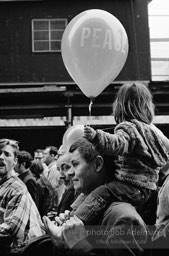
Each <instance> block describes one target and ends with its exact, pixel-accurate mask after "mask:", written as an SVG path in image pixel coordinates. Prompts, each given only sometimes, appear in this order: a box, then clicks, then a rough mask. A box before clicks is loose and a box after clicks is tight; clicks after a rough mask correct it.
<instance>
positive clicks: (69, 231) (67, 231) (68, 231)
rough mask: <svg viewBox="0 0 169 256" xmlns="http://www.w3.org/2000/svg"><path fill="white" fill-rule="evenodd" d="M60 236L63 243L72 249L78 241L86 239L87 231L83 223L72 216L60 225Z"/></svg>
mask: <svg viewBox="0 0 169 256" xmlns="http://www.w3.org/2000/svg"><path fill="white" fill-rule="evenodd" d="M62 228H63V229H62V234H63V237H64V240H65V242H66V243H67V245H68V246H69V248H72V247H73V246H74V245H75V244H77V243H78V242H79V241H81V240H83V239H84V238H86V237H87V231H86V229H85V227H84V224H83V222H82V221H81V220H80V219H79V218H78V217H77V216H76V215H74V216H73V217H70V219H69V220H67V221H66V222H65V223H64V224H63V225H62Z"/></svg>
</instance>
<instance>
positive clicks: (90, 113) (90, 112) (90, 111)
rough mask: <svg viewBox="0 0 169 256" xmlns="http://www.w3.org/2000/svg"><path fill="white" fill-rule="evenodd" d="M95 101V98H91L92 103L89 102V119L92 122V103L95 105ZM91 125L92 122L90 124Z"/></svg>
mask: <svg viewBox="0 0 169 256" xmlns="http://www.w3.org/2000/svg"><path fill="white" fill-rule="evenodd" d="M93 101H94V98H91V99H90V104H89V120H90V123H91V121H92V120H91V118H92V105H93ZM89 126H90V124H89Z"/></svg>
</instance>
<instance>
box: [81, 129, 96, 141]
mask: <svg viewBox="0 0 169 256" xmlns="http://www.w3.org/2000/svg"><path fill="white" fill-rule="evenodd" d="M95 136H96V131H95V130H94V129H93V128H92V127H90V126H84V135H83V137H85V138H86V139H88V140H90V141H92V140H93V139H94V137H95Z"/></svg>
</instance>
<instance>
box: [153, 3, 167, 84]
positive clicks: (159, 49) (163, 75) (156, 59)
mask: <svg viewBox="0 0 169 256" xmlns="http://www.w3.org/2000/svg"><path fill="white" fill-rule="evenodd" d="M168 7H169V2H168V0H163V3H161V1H159V0H153V1H152V2H151V3H150V4H149V26H150V50H151V70H152V81H165V80H169V30H168V25H169V9H168Z"/></svg>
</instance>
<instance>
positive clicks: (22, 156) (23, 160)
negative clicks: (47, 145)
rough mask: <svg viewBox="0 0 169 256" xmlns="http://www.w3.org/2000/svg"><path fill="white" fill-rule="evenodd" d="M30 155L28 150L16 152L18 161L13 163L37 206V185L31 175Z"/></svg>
mask: <svg viewBox="0 0 169 256" xmlns="http://www.w3.org/2000/svg"><path fill="white" fill-rule="evenodd" d="M32 160H33V158H32V156H31V154H30V153H29V152H28V151H25V150H22V151H19V153H18V161H17V164H16V165H15V171H16V173H18V174H19V175H18V177H19V178H20V179H21V180H22V181H23V182H24V183H25V185H26V186H27V188H28V191H29V193H30V194H31V196H32V199H33V200H34V202H35V204H36V206H37V207H39V193H38V185H37V182H36V180H35V178H34V177H33V175H32V173H31V171H30V166H31V164H32Z"/></svg>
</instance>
